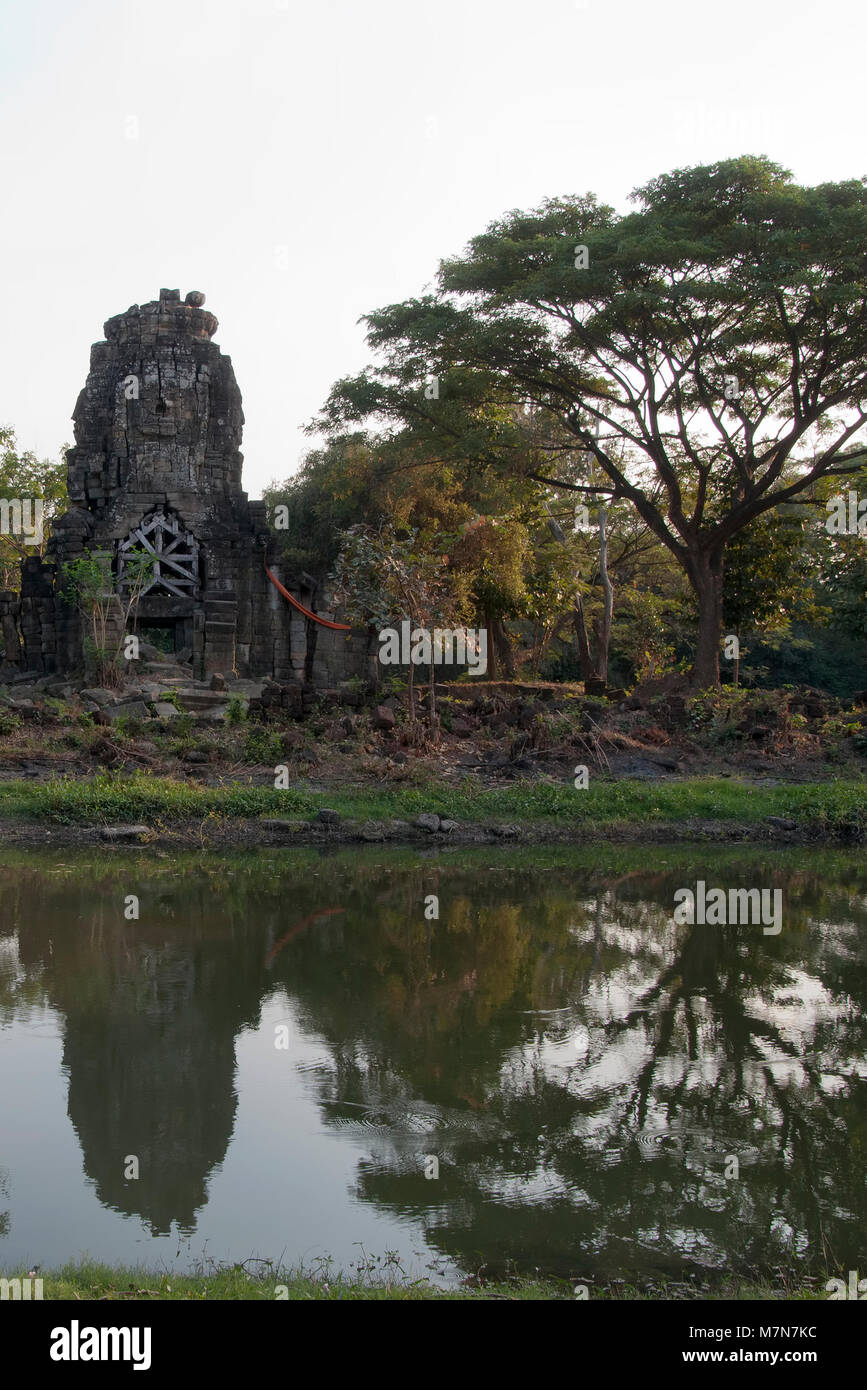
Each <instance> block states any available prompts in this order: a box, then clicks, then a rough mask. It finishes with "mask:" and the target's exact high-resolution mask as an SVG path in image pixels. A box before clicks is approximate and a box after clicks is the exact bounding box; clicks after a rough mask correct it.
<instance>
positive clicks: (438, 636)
mask: <svg viewBox="0 0 867 1390" xmlns="http://www.w3.org/2000/svg"><path fill="white" fill-rule="evenodd" d="M379 642H380V647H379V660H380V662H381V663H382V665H383V666H409V665H410V663H412V665H413V666H467V667H468V668H469V674H470V675H471V676H483V675H484V674H485V672H486V671H487V669H488V630H487V628H484V627H480V628H473V627H454V628H452V627H435V628H434V629H433V631H431V630H430V629H429V628H426V627H416V628H413V626H412V624H411V623H410V621H409V619H404V621H403V622H402V623H401V625H400V632H398V630H397V628H394V627H384V628H382V629H381V630H380V633H379Z"/></svg>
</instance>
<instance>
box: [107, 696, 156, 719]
mask: <svg viewBox="0 0 867 1390" xmlns="http://www.w3.org/2000/svg"><path fill="white" fill-rule="evenodd" d="M104 713H105V714H107V715H108V718H109V719H110V720H111V722H112V724H115V723H117V721H118V719H150V714H151V712H150V710H149V709H148V707H147V705H146V704H145V702H144V700H127V701H126V703H125V704H122V705H109V706H107V707H106V708H105V710H104Z"/></svg>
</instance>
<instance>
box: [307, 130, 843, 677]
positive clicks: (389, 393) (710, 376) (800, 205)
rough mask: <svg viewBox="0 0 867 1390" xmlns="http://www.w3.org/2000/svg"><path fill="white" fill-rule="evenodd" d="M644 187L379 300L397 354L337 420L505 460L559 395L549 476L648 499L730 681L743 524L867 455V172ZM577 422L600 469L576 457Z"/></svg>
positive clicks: (504, 223) (517, 229)
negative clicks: (731, 566) (569, 445)
mask: <svg viewBox="0 0 867 1390" xmlns="http://www.w3.org/2000/svg"><path fill="white" fill-rule="evenodd" d="M632 199H633V201H634V203H635V204H636V210H635V211H633V212H630V213H628V214H626V215H624V216H619V215H617V214H616V213H615V212H614V210H613V209H612V208H610V207H606V206H604V205H602V204H600V203H599V202H598V201H597V200H596V198H595V197H594V196H592V195H587V196H585V197H564V198H557V199H550V200H548V201H546V202H545V203H543V205H542V206H541V207H540V208H538V209H537V210H535V211H531V212H512V213H509V214H508V215H507V216H505V217H504V218H502V219H501V220H499V221H497V222H495V223H493V224H492V225H491V226H490V227H489V228H488V229H487V231H485V232H484V233H482V234H481V235H479V236H477V237H475V238H473V240H472V241H471V242H470V244H469V248H468V250H467V252H466V253H465V254H464V255H462V256H460V257H457V258H455V259H452V260H448V261H445V262H444V263H443V264H442V266H441V268H440V272H439V278H438V288H437V291H436V292H435V293H433V294H430V295H426V296H424V297H423V298H420V299H415V300H410V301H408V302H405V303H402V304H396V305H391V306H388V307H386V308H384V309H382V310H380V311H378V312H376V313H373V314H370V315H369V316H368V317H367V320H366V321H367V324H368V328H369V333H368V339H369V342H370V344H371V346H372V347H373V348H374V349H376V350H377V351H378V352H379V353H381V354H382V365H381V366H378V367H376V368H371V369H370V370H369V371H367V372H365V373H363V374H361V375H360V376H358V377H355V378H352V379H348V380H344V381H342V382H339V383H337V385H336V386H335V388H334V390H333V392H332V394H331V397H330V399H329V401H328V402H327V405H326V408H325V412H324V416H323V419H324V421H325V423H326V425H327V426H328V427H330V428H332V429H334V428H337V429H345V428H346V427H347V426H348V425H349V424H350V423H351V422H352V423H357V422H358V421H359V420H362V419H368V418H374V419H379V420H384V421H386V422H389V423H390V425H391V427H392V428H394V429H397V430H404V431H406V430H410V431H412V432H414V433H415V434H416V435H417V436H419V437H420V438H421V439H423V440H427V441H428V442H429V444H430V446H431V447H433V446H434V444H435V445H436V447H437V448H438V449H439V450H440V451H441V452H442V453H443V455H444V456H447V457H455V456H456V455H457V456H460V457H462V458H464V459H465V460H467V461H471V460H472V459H473V458H474V457H475V458H477V459H479V460H480V461H481V462H484V463H485V465H486V466H487V465H488V464H489V463H490V461H491V459H492V458H493V457H498V458H499V459H500V460H501V463H502V466H503V467H506V468H508V467H510V466H513V464H514V460H515V457H516V454H515V451H514V447H513V446H514V440H513V438H512V437H511V436H510V425H509V419H510V416H509V409H510V408H511V409H512V410H514V409H515V408H516V407H519V406H520V405H521V404H523V403H526V402H528V401H529V402H532V403H533V405H534V407H538V408H541V409H542V410H543V411H544V412H546V413H547V415H548V417H549V418H550V419H551V420H552V422H554V425H555V429H554V438H553V443H552V447H551V449H550V450H549V451H547V453H543V454H542V456H541V457H540V460H539V463H538V465H537V468H536V469H534V470H533V476H535V477H536V478H537V479H538V480H539V482H540V483H548V484H550V483H551V482H552V481H553V482H556V483H557V484H558V485H559V486H570V487H572V488H573V490H575V491H576V492H584V493H588V494H596V495H597V496H608V497H610V498H616V499H626V500H628V501H629V502H631V503H632V505H633V506H634V507H635V509H636V510H637V512H638V513H639V515H640V516H641V518H642V520H643V521H644V522H645V524H646V525H647V527H648V528H649V529H650V530H651V531H652V532H653V534H654V535H655V536H656V537H657V539H658V540H659V541H661V542H662V544H663V545H665V546H666V547H667V548H668V549H669V551H670V552H671V553H672V555H673V556H674V557H675V559H676V560H677V562H678V564H679V565H680V566H681V568H682V569H683V571H684V573H685V575H686V576H687V579H688V581H689V583H690V585H691V586H692V589H693V591H694V593H695V596H696V600H697V605H698V612H699V630H698V640H697V647H696V655H695V664H694V679H695V680H696V681H697V683H699V684H701V685H711V684H715V683H717V682H718V680H719V648H720V634H721V622H722V613H723V577H724V566H725V553H726V547H727V545H728V544H729V542H730V541H731V540H732V538H733V537H734V536H736V535H738V533H739V532H740V531H742V530H743V529H744V528H745V527H747V526H749V525H750V524H751V523H752V522H754V521H755V520H756V518H758V517H761V516H763V515H764V514H766V513H771V512H773V510H774V509H775V508H777V507H778V506H779V504H780V503H781V502H784V501H787V500H789V499H791V498H794V497H796V496H798V495H799V494H800V493H801V492H802V491H804V490H805V489H808V488H810V487H811V486H812V485H813V484H814V483H815V482H816V481H817V480H818V479H820V478H823V477H825V476H827V475H828V474H829V473H832V472H845V471H846V470H849V469H851V470H855V469H856V468H857V467H858V466H859V462H860V461H862V460H863V458H864V450H863V449H861V450H860V451H859V449H858V448H857V445H858V444H859V442H860V439H861V437H862V431H863V426H864V424H865V421H867V181H865V180H861V179H855V180H849V181H846V182H842V183H834V184H830V183H829V184H822V185H819V186H817V187H803V186H800V185H798V184H796V183H795V182H794V181H793V180H792V177H791V175H790V174H789V172H788V171H786V170H784V169H782V168H780V166H778V165H777V164H774V163H772V162H771V161H769V160H767V159H765V158H755V157H742V158H738V159H730V160H724V161H720V162H719V163H716V164H712V165H707V166H701V167H697V168H691V169H685V170H676V171H674V172H672V173H668V174H663V175H661V176H659V177H658V178H655V179H653V180H651V181H650V182H649V183H647V184H646V185H644V186H643V187H641V188H639V189H637V190H636V191H635V193H634V194H633V195H632ZM431 382H435V387H433V388H432V386H431V384H430V383H431ZM426 383H427V384H426ZM564 436H568V437H569V438H570V439H571V440H572V441H573V446H574V448H575V449H576V450H578V451H580V452H581V453H583V454H584V455H585V456H589V457H590V458H592V459H593V461H594V463H595V466H596V469H597V479H598V478H599V477H600V475H601V481H598V480H597V481H594V482H593V483H592V484H591V483H576V482H572V481H571V480H570V479H569V478H568V476H567V477H565V478H564V477H560V476H559V475H558V472H557V464H558V461H559V460H561V459H563V457H564V452H563V444H562V438H563V437H564ZM524 472H525V476H527V474H526V468H525V470H524Z"/></svg>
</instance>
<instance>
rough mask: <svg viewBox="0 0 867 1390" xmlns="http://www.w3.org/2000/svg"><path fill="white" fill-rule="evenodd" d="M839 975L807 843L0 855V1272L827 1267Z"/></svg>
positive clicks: (582, 1271)
mask: <svg viewBox="0 0 867 1390" xmlns="http://www.w3.org/2000/svg"><path fill="white" fill-rule="evenodd" d="M698 878H701V879H703V880H706V881H707V882H708V884H710V883H712V884H714V885H719V886H722V887H723V888H729V887H757V888H760V889H761V888H765V889H780V890H781V892H782V903H783V912H782V930H781V931H780V932H779V934H778V935H769V934H765V933H764V932H763V930H762V927H761V925H757V926H750V925H747V926H707V925H705V926H689V925H683V926H681V925H676V924H675V922H674V921H673V920H672V912H673V903H674V894H675V892H676V891H677V890H678V889H679V888H683V887H690V886H694V885H695V883H696V880H697V879H698ZM133 895H134V898H135V899H137V900H138V903H137V906H136V903H135V902H134V901H133V900H132V898H133ZM432 895H435V898H436V900H437V902H436V903H434V901H433V898H432ZM437 906H438V913H439V915H438V918H435V917H434V916H433V913H434V911H435V910H436V907H437ZM136 911H137V912H138V917H137V918H136V917H135V912H136ZM426 913H427V914H428V915H426ZM865 966H867V866H865V863H864V859H863V855H860V854H857V853H849V852H842V851H841V852H839V853H825V854H820V853H818V852H814V851H805V850H799V851H797V852H791V851H770V850H762V851H756V852H753V851H751V850H744V849H739V850H720V851H716V850H712V849H708V848H707V847H705V846H702V847H701V848H700V849H693V850H689V849H685V848H684V847H682V846H679V847H672V848H670V849H666V848H665V847H659V846H655V847H653V849H652V850H647V849H645V850H633V849H619V850H608V851H606V850H605V849H604V848H596V849H594V850H593V852H592V854H587V853H586V852H580V853H579V852H572V853H569V852H566V851H544V850H541V851H534V852H533V853H529V852H527V851H524V852H521V853H518V854H515V853H514V852H502V851H499V850H492V849H487V850H485V851H482V852H475V851H467V852H454V853H441V854H439V855H437V854H430V855H427V856H426V855H424V854H422V853H419V852H417V851H404V852H400V853H394V852H391V853H388V852H385V851H383V852H380V851H376V850H373V851H372V850H370V849H365V850H364V851H358V852H354V851H341V852H338V853H334V854H319V853H316V852H314V851H299V850H287V851H279V850H275V851H273V852H258V853H249V854H243V855H242V854H239V855H235V856H233V857H228V858H227V857H209V856H199V857H193V856H175V855H166V854H160V855H156V854H154V853H153V852H152V851H149V852H142V851H119V852H115V853H113V854H111V855H101V856H96V855H92V854H91V855H84V854H82V855H79V854H78V853H75V852H72V851H66V852H64V853H57V852H52V853H50V854H49V853H45V854H41V853H35V852H33V853H27V854H24V853H21V852H15V853H12V852H9V853H6V854H4V855H3V857H2V860H0V1268H3V1267H6V1268H13V1267H14V1268H17V1269H18V1270H20V1269H21V1267H22V1266H23V1267H24V1268H25V1269H26V1268H28V1267H29V1266H30V1265H31V1264H33V1263H39V1264H41V1265H42V1266H43V1268H47V1267H52V1266H56V1265H59V1264H61V1263H63V1262H64V1261H67V1260H70V1259H78V1258H79V1257H81V1256H85V1255H87V1256H89V1257H91V1258H92V1259H96V1260H105V1261H112V1262H113V1261H123V1262H125V1263H146V1264H150V1265H154V1266H157V1265H159V1266H161V1267H167V1268H170V1269H172V1268H179V1269H188V1268H190V1267H191V1266H192V1265H194V1264H195V1262H196V1261H197V1260H199V1259H201V1258H202V1257H203V1256H204V1257H210V1258H213V1259H217V1260H227V1259H229V1260H244V1259H247V1258H248V1257H250V1256H257V1257H262V1258H266V1257H267V1258H271V1259H274V1260H278V1259H281V1258H282V1259H283V1260H285V1261H286V1262H287V1263H292V1264H297V1263H299V1262H301V1261H303V1262H304V1263H305V1264H307V1265H308V1266H315V1263H316V1261H317V1259H319V1258H321V1257H325V1256H331V1257H333V1259H334V1261H335V1262H336V1263H337V1264H339V1265H341V1266H343V1267H346V1268H348V1267H349V1266H350V1265H352V1264H356V1263H357V1262H359V1261H360V1262H361V1263H362V1264H363V1262H364V1260H365V1259H366V1258H367V1257H369V1256H376V1255H379V1256H384V1255H385V1254H386V1252H389V1251H392V1252H396V1253H397V1255H398V1256H399V1257H400V1259H401V1262H402V1264H403V1267H404V1269H405V1270H406V1271H407V1272H408V1273H412V1274H413V1275H418V1274H421V1273H425V1272H427V1273H431V1272H437V1273H439V1274H440V1275H441V1276H442V1279H443V1280H445V1281H448V1280H454V1279H457V1278H459V1277H460V1276H461V1274H462V1273H464V1272H468V1271H473V1270H477V1269H478V1268H479V1267H480V1266H481V1265H482V1264H486V1265H487V1266H488V1267H489V1268H490V1269H491V1270H492V1271H495V1272H502V1271H503V1270H505V1269H506V1268H517V1269H519V1270H526V1271H533V1270H535V1269H540V1270H541V1271H543V1272H544V1273H549V1274H553V1275H561V1276H565V1277H581V1276H584V1277H588V1278H594V1279H598V1278H617V1277H625V1278H628V1279H633V1278H643V1277H647V1276H648V1275H651V1274H655V1273H661V1274H664V1273H674V1272H678V1273H683V1272H688V1271H690V1270H693V1271H701V1272H705V1271H709V1270H734V1271H736V1272H737V1271H747V1270H756V1269H759V1270H766V1269H771V1268H772V1267H774V1266H775V1265H780V1264H786V1265H792V1266H794V1267H795V1268H797V1269H800V1270H802V1271H803V1272H805V1273H806V1272H810V1271H814V1270H815V1271H819V1272H821V1270H823V1269H824V1268H825V1263H824V1257H823V1242H824V1247H825V1249H826V1251H827V1252H828V1255H829V1257H831V1258H833V1259H834V1260H836V1261H837V1262H839V1264H840V1265H841V1266H842V1267H843V1268H844V1269H847V1268H850V1267H851V1268H858V1267H859V1262H860V1265H863V1263H864V1259H865V1253H867V1252H865V1246H864V1233H865V1230H867V1220H865V1217H867V1185H865V1166H867V1165H865V1155H867V1060H865V1059H867V1025H865V1013H867V1008H865V1004H867V968H865ZM733 1159H735V1160H736V1163H733V1161H732V1160H733ZM131 1160H136V1161H137V1168H138V1177H135V1176H131V1174H132V1172H133V1170H134V1168H135V1166H136V1164H135V1163H132V1162H131ZM437 1168H438V1176H426V1173H427V1174H430V1173H435V1172H436V1170H437Z"/></svg>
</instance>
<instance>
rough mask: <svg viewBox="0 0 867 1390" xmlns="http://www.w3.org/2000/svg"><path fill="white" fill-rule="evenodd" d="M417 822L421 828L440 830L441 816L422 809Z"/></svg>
mask: <svg viewBox="0 0 867 1390" xmlns="http://www.w3.org/2000/svg"><path fill="white" fill-rule="evenodd" d="M415 823H416V825H417V826H418V828H419V829H420V830H430V831H432V832H433V831H434V830H439V828H440V818H439V816H438V815H436V814H435V813H434V812H433V811H422V813H421V815H420V816H416V818H415Z"/></svg>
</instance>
